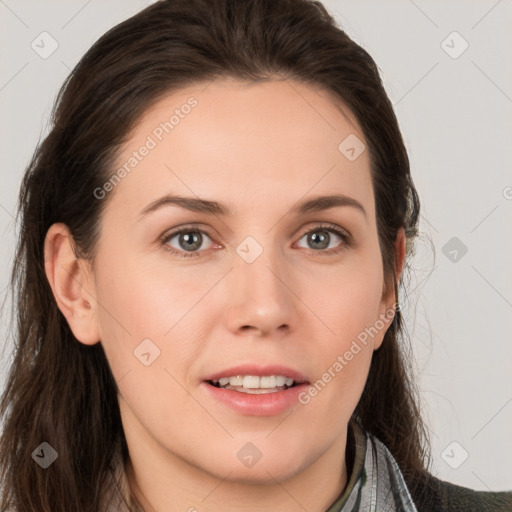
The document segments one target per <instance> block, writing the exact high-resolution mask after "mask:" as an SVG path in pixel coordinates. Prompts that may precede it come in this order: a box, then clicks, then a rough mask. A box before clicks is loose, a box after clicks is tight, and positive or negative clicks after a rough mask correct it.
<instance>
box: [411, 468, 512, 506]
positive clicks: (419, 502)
mask: <svg viewBox="0 0 512 512" xmlns="http://www.w3.org/2000/svg"><path fill="white" fill-rule="evenodd" d="M413 499H414V501H415V503H416V506H417V508H418V511H419V512H423V511H435V512H443V511H447V512H459V511H460V512H502V511H503V512H506V511H507V512H510V511H512V490H511V491H501V492H493V491H475V490H474V489H469V488H467V487H462V486H460V485H455V484H452V483H450V482H446V481H444V480H439V479H438V478H436V477H434V476H433V475H430V474H428V475H426V476H424V477H422V478H421V480H420V481H419V483H418V486H417V488H416V489H415V492H414V495H413Z"/></svg>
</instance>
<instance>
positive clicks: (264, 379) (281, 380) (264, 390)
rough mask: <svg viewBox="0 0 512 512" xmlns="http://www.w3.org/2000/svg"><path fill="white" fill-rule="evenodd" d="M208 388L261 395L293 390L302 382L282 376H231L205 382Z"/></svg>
mask: <svg viewBox="0 0 512 512" xmlns="http://www.w3.org/2000/svg"><path fill="white" fill-rule="evenodd" d="M205 382H206V383H207V384H209V385H210V386H213V387H216V388H221V389H227V390H231V391H238V392H239V393H248V394H252V395H263V394H268V393H278V392H280V391H286V390H287V389H289V388H293V387H295V386H297V385H299V384H301V383H303V382H304V381H302V382H298V381H295V380H294V379H293V378H291V377H286V376H284V375H263V376H258V375H233V376H231V377H221V378H219V379H212V380H207V381H205Z"/></svg>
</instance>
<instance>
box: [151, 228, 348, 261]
mask: <svg viewBox="0 0 512 512" xmlns="http://www.w3.org/2000/svg"><path fill="white" fill-rule="evenodd" d="M322 230H325V231H329V232H332V233H334V234H336V235H338V236H339V237H340V238H341V239H342V240H343V244H342V245H341V246H340V247H338V248H334V249H323V250H317V251H315V250H314V249H311V251H313V252H316V253H322V254H324V255H325V254H327V255H331V254H338V253H340V252H341V251H343V250H345V249H348V248H350V247H351V246H352V238H351V236H350V235H349V234H348V233H346V232H345V231H342V230H341V229H340V228H338V227H337V226H334V225H332V224H321V225H319V226H315V227H314V228H313V229H310V230H308V231H305V232H304V233H302V235H301V236H300V238H299V240H300V239H302V238H303V237H304V236H305V235H309V234H310V233H314V232H316V231H322ZM194 232H198V233H203V234H206V235H207V236H208V237H209V238H210V239H211V240H213V237H212V236H211V235H210V233H209V232H208V231H206V230H204V229H199V227H198V226H195V225H190V226H185V227H184V228H181V229H179V230H177V231H173V232H172V233H170V234H165V235H163V236H162V237H161V238H160V245H161V246H162V247H163V249H164V250H166V251H168V252H170V253H172V254H176V255H177V256H180V257H183V258H190V257H196V256H201V252H203V251H193V252H186V251H177V250H176V249H173V248H171V247H170V246H169V245H167V244H168V242H169V240H171V239H173V238H174V237H175V236H176V235H181V234H182V233H194Z"/></svg>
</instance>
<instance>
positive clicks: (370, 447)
mask: <svg viewBox="0 0 512 512" xmlns="http://www.w3.org/2000/svg"><path fill="white" fill-rule="evenodd" d="M347 430H348V432H347V448H348V449H347V459H350V458H351V457H350V454H351V453H352V454H353V459H352V460H347V467H350V466H352V469H351V475H350V478H349V481H348V483H347V486H346V487H345V489H344V490H343V492H342V493H341V495H340V496H339V498H338V499H337V500H336V501H335V502H334V503H333V504H332V505H331V506H330V507H329V508H328V509H327V511H326V512H351V511H360V512H381V511H382V512H384V511H385V512H393V511H400V512H418V510H417V509H416V506H415V505H414V502H413V500H412V498H411V495H410V494H409V490H408V489H407V485H406V484H405V480H404V478H403V475H402V473H401V471H400V469H399V468H398V464H397V463H396V461H395V459H394V458H393V456H392V455H391V453H390V451H389V450H388V449H387V448H386V446H385V445H384V444H383V443H382V442H381V441H379V440H378V439H377V438H376V437H375V436H373V435H372V434H370V433H368V432H366V431H365V430H363V428H362V427H361V425H360V424H359V423H358V422H357V421H355V420H353V419H352V420H351V421H350V422H349V428H348V429H347ZM350 443H351V444H350ZM351 446H352V448H351Z"/></svg>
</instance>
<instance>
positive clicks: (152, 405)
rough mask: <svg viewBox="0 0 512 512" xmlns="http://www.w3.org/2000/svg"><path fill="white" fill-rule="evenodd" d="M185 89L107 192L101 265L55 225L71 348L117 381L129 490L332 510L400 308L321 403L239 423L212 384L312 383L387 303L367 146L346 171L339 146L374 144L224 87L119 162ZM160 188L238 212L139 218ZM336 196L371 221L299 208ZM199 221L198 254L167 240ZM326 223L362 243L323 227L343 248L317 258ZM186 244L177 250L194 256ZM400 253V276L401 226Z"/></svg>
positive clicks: (204, 503)
mask: <svg viewBox="0 0 512 512" xmlns="http://www.w3.org/2000/svg"><path fill="white" fill-rule="evenodd" d="M191 96H193V97H194V98H195V99H196V100H197V101H198V104H197V106H196V107H194V108H193V109H192V110H191V112H190V114H188V115H187V116H185V117H184V118H183V119H180V123H179V124H178V125H177V126H175V127H174V129H173V130H172V132H170V133H169V134H165V135H164V137H163V140H162V141H161V142H158V145H157V147H155V148H154V149H152V150H151V151H150V152H149V154H148V155H147V156H146V157H145V158H144V159H142V160H141V161H140V162H139V163H138V164H137V166H136V168H134V169H133V170H132V171H131V172H130V173H129V174H128V175H127V176H126V177H125V178H124V179H122V181H121V182H120V183H119V184H117V185H116V187H115V189H114V190H113V191H112V192H110V193H109V194H108V195H107V197H105V198H104V199H102V200H103V201H108V203H107V207H106V210H105V212H104V215H103V217H102V220H101V232H100V237H99V240H98V246H97V255H96V258H95V261H94V262H92V263H91V262H88V261H85V260H80V259H78V260H77V259H76V258H75V256H74V253H73V245H72V238H71V236H70V234H69V231H68V230H67V228H66V226H65V225H63V224H55V225H53V226H52V227H51V228H50V229H49V231H48V234H47V237H46V242H45V255H46V272H47V276H48V280H49V282H50V285H51V287H52V290H53V292H54V295H55V298H56V301H57V303H58V305H59V308H60V310H61V311H62V312H63V314H64V315H65V317H66V319H67V321H68V323H69V325H70V327H71V329H72V331H73V333H74V335H75V336H76V338H77V340H78V341H79V342H81V343H84V344H88V345H93V344H95V343H98V342H101V343H102V344H103V347H104V350H105V352H106V355H107V358H108V362H109V364H110V366H111V368H112V372H113V375H114V377H115V378H116V380H117V382H118V386H119V406H120V410H121V415H122V421H123V426H124V430H125V434H126V439H127V443H128V448H129V451H130V459H131V463H130V465H129V467H128V475H129V478H130V482H131V487H132V488H133V489H134V491H135V493H136V495H137V496H138V498H139V499H140V500H141V502H142V504H143V505H144V506H145V507H146V510H156V511H159V512H161V511H175V510H176V511H178V510H179V511H186V510H189V511H192V510H194V509H197V511H201V512H202V511H217V510H222V511H224V512H225V511H231V510H233V511H234V510H236V511H240V510H244V511H252V510H258V511H262V510H278V511H295V510H304V509H306V510H308V511H318V512H320V511H325V510H326V509H327V508H328V507H329V505H331V504H332V502H333V501H334V500H335V499H336V498H337V497H338V496H339V495H340V493H341V492H342V491H343V489H344V488H345V486H346V484H347V481H348V477H349V475H347V472H346V464H345V450H346V438H347V425H348V422H349V419H350V416H351V414H352V412H353V411H354V409H355V407H356V405H357V403H358V401H359V399H360V396H361V394H362V391H363V388H364V384H365V382H366V378H367V375H368V371H369V366H370V362H371V357H372V353H373V351H374V350H376V349H378V348H379V347H380V345H381V343H382V339H383V337H384V334H385V331H386V330H387V328H388V327H389V325H390V323H391V320H392V315H391V316H390V315H388V316H387V317H386V318H387V320H386V321H385V325H384V327H383V328H382V329H380V330H379V332H378V334H377V335H376V336H375V337H373V338H371V337H370V338H369V339H368V343H367V345H361V347H362V349H361V351H360V352H359V353H358V354H357V355H355V356H354V357H353V359H352V360H351V361H350V362H349V363H348V364H347V365H346V366H345V367H344V368H343V370H342V371H340V372H338V373H336V376H335V377H334V378H332V380H331V382H329V383H328V384H327V385H326V386H325V387H324V389H323V390H322V391H321V392H319V393H318V394H317V396H315V397H313V398H311V400H310V402H309V403H308V404H307V405H302V404H299V403H297V404H296V405H295V406H294V407H293V409H291V410H289V411H286V412H284V413H282V414H278V415H275V416H268V417H256V416H251V415H242V414H239V413H237V412H235V411H234V410H232V409H229V408H227V407H226V406H225V405H224V404H221V403H218V402H217V401H214V399H213V398H211V397H210V396H209V395H208V394H207V393H205V391H204V389H203V388H202V386H201V382H202V380H203V379H204V378H205V377H206V376H207V375H208V374H211V373H213V372H216V371H219V370H223V369H225V368H228V367H230V366H233V365H236V364H240V363H259V364H269V363H278V364H283V365H286V366H289V367H292V368H295V369H296V370H298V371H300V372H302V373H303V374H304V375H305V376H306V377H307V378H308V380H309V381H310V382H315V381H316V380H317V379H319V378H321V376H322V374H323V373H324V372H326V371H327V369H328V368H329V367H332V366H333V363H334V362H335V361H336V360H337V357H338V356H339V355H342V354H344V353H345V352H346V351H347V350H348V349H349V348H350V346H351V344H352V342H353V340H355V339H356V338H357V336H358V334H360V333H361V332H362V331H364V329H365V328H368V327H370V326H372V325H374V324H375V323H376V321H377V320H378V319H379V318H382V315H386V313H387V312H389V311H390V310H391V311H393V309H394V303H395V300H394V293H393V291H392V290H390V291H389V292H388V293H384V292H385V290H384V280H383V278H384V276H383V267H382V259H381V253H380V248H379V243H378V237H377V225H376V212H375V204H374V201H375V200H374V194H373V188H372V183H371V178H370V162H369V154H368V151H364V152H363V153H362V154H361V155H360V156H359V157H358V158H357V159H356V160H355V161H349V160H348V159H347V158H345V156H344V155H343V154H342V153H341V152H340V151H339V150H338V145H339V144H340V142H341V141H343V140H344V139H345V138H346V137H347V136H348V135H350V134H355V135H356V136H357V137H358V138H359V139H360V140H361V141H363V142H364V141H365V139H364V136H363V134H362V132H361V129H360V127H359V126H358V124H357V122H356V121H355V119H354V117H353V116H352V115H351V113H350V112H349V111H348V110H347V109H345V110H344V112H343V111H341V110H340V108H339V106H337V105H336V104H335V103H334V102H333V100H332V98H331V97H330V96H329V95H328V94H327V93H325V92H322V91H321V90H315V89H313V88H311V87H310V86H306V85H303V84H300V83H298V82H290V81H269V82H264V83H259V84H250V85H249V84H246V83H241V82H237V81H233V80H216V81H215V82H213V83H210V84H209V85H208V86H207V87H206V86H205V84H200V85H194V86H190V87H187V88H185V89H181V90H179V91H174V92H172V93H170V94H169V95H168V96H166V97H164V98H163V99H161V100H160V101H158V103H156V104H155V105H154V106H153V107H152V108H151V109H150V110H148V111H147V112H146V114H145V115H144V116H143V118H142V119H141V120H140V121H139V123H138V124H137V126H136V127H135V130H134V131H133V133H132V134H131V138H130V139H129V140H128V142H126V143H125V145H124V146H123V147H122V148H121V152H120V154H119V155H118V162H117V163H118V164H119V166H122V165H123V163H124V162H126V161H127V159H128V158H129V157H130V155H132V152H133V151H134V150H137V149H138V148H140V146H141V145H143V144H144V142H145V141H146V140H147V137H148V135H150V134H151V133H152V132H153V130H154V129H155V127H157V126H158V125H159V124H160V123H161V122H163V121H165V120H168V119H169V116H170V115H171V114H172V112H173V110H174V109H176V108H180V106H181V105H183V104H185V103H186V102H187V100H188V99H189V98H190V97H191ZM153 138H154V137H153ZM116 169H117V167H116ZM113 170H114V169H113ZM166 193H174V194H180V195H185V196H192V197H200V198H204V199H211V200H215V201H219V202H222V203H226V204H227V205H228V206H229V207H230V209H231V210H232V212H233V213H232V215H230V216H220V215H208V214H206V213H197V212H191V211H188V210H185V209H182V208H180V207H178V206H167V207H164V208H161V209H159V210H157V211H155V212H153V213H151V214H148V215H146V216H143V218H142V220H138V216H139V213H140V212H141V211H142V210H143V209H144V208H145V207H146V206H147V205H148V204H150V203H152V202H153V201H155V200H156V199H158V198H160V197H162V196H163V195H165V194H166ZM334 193H338V194H343V195H346V196H349V197H351V198H354V199H356V200H357V201H359V202H360V203H361V204H362V205H363V207H364V209H365V211H366V216H365V215H364V214H363V213H362V212H361V211H359V210H358V209H357V208H354V207H350V206H343V207H335V208H331V209H328V210H324V211H320V212H317V213H310V214H306V215H300V216H298V215H296V214H292V213H291V210H292V208H293V206H294V205H295V204H296V203H297V201H299V200H302V199H307V198H311V197H313V196H317V195H330V194H334ZM91 200H94V201H95V200H98V199H95V198H93V197H91ZM192 222H194V223H198V224H199V227H196V228H193V229H198V228H199V229H204V230H206V231H207V233H208V234H203V242H202V245H201V246H200V248H199V249H195V252H196V256H194V257H180V256H178V255H175V254H172V253H171V252H169V251H166V250H165V244H164V245H162V244H161V243H159V242H158V239H159V237H161V236H162V235H163V234H165V233H168V234H170V233H171V232H172V231H174V230H175V229H173V228H177V227H181V226H183V225H186V224H189V223H192ZM322 223H330V224H333V225H335V226H338V227H339V228H341V229H344V230H346V231H348V232H349V233H350V235H351V237H352V243H351V244H350V245H346V243H345V242H344V241H343V240H342V239H340V238H339V237H338V236H337V235H336V234H335V233H332V232H328V234H327V236H330V241H329V246H328V249H331V248H333V249H336V248H338V249H340V250H339V252H337V253H333V254H325V251H326V250H328V249H325V248H322V247H323V246H322V247H321V248H320V249H318V248H315V247H316V246H315V245H314V243H312V242H311V240H310V241H309V242H308V236H307V233H308V232H309V231H310V230H313V229H315V228H316V230H315V231H314V233H317V236H318V235H320V234H321V233H318V232H319V231H320V232H323V231H324V229H325V228H318V226H319V225H321V224H322ZM191 229H192V228H191ZM312 234H313V233H312ZM324 235H325V233H324ZM247 236H252V237H253V238H254V239H255V240H256V241H257V242H258V244H259V245H260V246H261V248H262V249H263V252H262V254H261V255H260V256H259V257H258V258H257V259H256V260H255V261H254V262H252V263H247V262H246V261H245V260H244V259H243V258H242V257H240V256H239V254H238V253H237V252H236V248H237V247H238V246H239V244H240V243H241V242H242V241H244V239H245V238H246V237H247ZM179 242H180V239H179V236H176V237H174V238H173V239H172V240H170V241H168V242H167V246H171V248H174V249H175V250H176V251H181V252H182V253H186V252H187V251H186V248H187V246H186V244H183V243H182V244H181V245H180V243H179ZM182 242H183V241H182ZM396 248H397V253H398V264H397V269H396V276H395V277H396V279H398V278H399V275H400V273H401V270H402V265H403V261H404V252H405V239H404V232H403V230H400V231H399V233H398V236H397V239H396ZM197 254H199V256H197ZM147 338H149V339H150V340H151V341H152V342H153V343H154V344H155V345H156V346H158V348H159V350H160V356H159V357H158V358H156V359H155V360H154V362H153V363H152V364H151V365H149V366H145V365H144V364H142V363H141V362H140V361H139V360H138V359H137V358H136V357H134V350H135V349H136V347H137V346H138V345H139V344H140V343H141V341H142V340H144V339H147ZM247 442H251V443H253V444H254V445H256V446H257V447H258V449H259V451H260V452H261V453H262V457H261V459H260V460H259V461H258V462H257V463H256V464H255V465H254V466H252V467H250V468H247V467H245V466H244V465H243V464H242V463H241V462H240V460H239V459H238V458H237V456H236V454H237V452H238V450H240V448H241V447H242V446H244V445H245V444H246V443H247Z"/></svg>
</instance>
